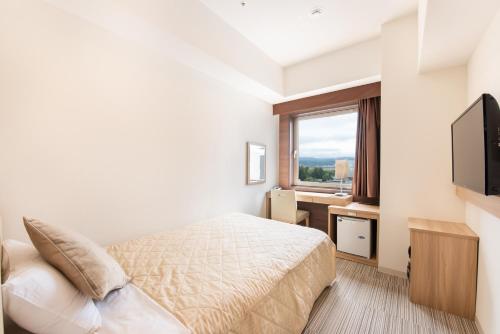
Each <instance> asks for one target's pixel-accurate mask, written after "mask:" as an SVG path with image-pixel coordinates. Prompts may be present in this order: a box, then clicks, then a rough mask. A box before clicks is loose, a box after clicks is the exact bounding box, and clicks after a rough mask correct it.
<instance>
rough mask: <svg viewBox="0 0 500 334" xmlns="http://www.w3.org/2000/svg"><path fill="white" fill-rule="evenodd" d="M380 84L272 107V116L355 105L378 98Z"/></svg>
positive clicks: (343, 90) (376, 83)
mask: <svg viewBox="0 0 500 334" xmlns="http://www.w3.org/2000/svg"><path fill="white" fill-rule="evenodd" d="M380 93H381V83H380V82H375V83H371V84H367V85H363V86H358V87H352V88H347V89H342V90H338V91H335V92H331V93H325V94H320V95H316V96H310V97H305V98H302V99H298V100H293V101H288V102H283V103H278V104H275V105H273V114H274V115H296V114H301V113H308V112H313V111H318V110H325V109H329V108H335V107H341V106H345V105H350V104H357V103H358V101H359V100H361V99H366V98H370V97H375V96H380Z"/></svg>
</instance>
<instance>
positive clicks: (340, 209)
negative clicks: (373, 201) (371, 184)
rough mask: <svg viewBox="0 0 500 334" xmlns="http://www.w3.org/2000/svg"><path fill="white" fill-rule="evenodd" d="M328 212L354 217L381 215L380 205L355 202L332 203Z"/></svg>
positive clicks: (375, 217)
mask: <svg viewBox="0 0 500 334" xmlns="http://www.w3.org/2000/svg"><path fill="white" fill-rule="evenodd" d="M328 213H329V214H339V215H347V216H353V217H356V216H359V217H363V216H366V218H373V219H378V218H379V216H380V207H379V206H377V205H367V204H361V203H357V202H353V203H350V204H348V205H346V206H340V205H330V206H329V207H328Z"/></svg>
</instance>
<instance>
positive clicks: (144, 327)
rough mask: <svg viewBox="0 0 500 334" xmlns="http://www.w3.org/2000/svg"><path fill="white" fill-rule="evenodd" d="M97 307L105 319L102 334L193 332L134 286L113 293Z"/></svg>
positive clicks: (182, 333) (130, 285) (99, 332)
mask: <svg viewBox="0 0 500 334" xmlns="http://www.w3.org/2000/svg"><path fill="white" fill-rule="evenodd" d="M96 306H97V308H98V309H99V312H100V313H101V317H102V327H101V329H100V330H99V331H98V334H137V333H143V334H146V333H148V334H149V333H151V334H154V333H168V334H189V333H190V331H189V330H188V329H186V328H185V327H184V325H183V324H182V323H181V322H180V321H179V320H177V319H176V318H175V317H174V316H173V315H172V314H171V313H170V312H168V311H167V310H165V309H163V308H162V307H161V306H160V305H158V304H157V303H156V302H155V301H154V300H152V299H151V298H150V297H149V296H148V295H146V294H145V293H144V292H142V291H141V290H140V289H139V288H138V287H136V286H135V285H133V284H127V285H126V286H125V287H124V288H122V289H119V290H116V291H113V292H111V293H110V294H109V295H108V296H107V297H106V299H104V300H103V301H100V302H96Z"/></svg>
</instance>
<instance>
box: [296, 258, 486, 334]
mask: <svg viewBox="0 0 500 334" xmlns="http://www.w3.org/2000/svg"><path fill="white" fill-rule="evenodd" d="M408 283H409V282H408V280H406V279H402V278H399V277H395V276H391V275H387V274H382V273H380V272H378V271H377V269H376V268H374V267H369V266H366V265H363V264H358V263H354V262H350V261H346V260H340V259H338V260H337V280H336V282H335V283H334V284H333V285H332V287H330V288H328V289H327V290H325V291H324V292H323V294H322V295H321V296H320V298H319V299H318V300H317V302H316V304H315V306H314V308H313V311H312V313H311V316H310V319H309V323H308V324H307V327H306V328H305V329H304V332H303V333H304V334H337V333H338V334H340V333H345V334H357V333H363V334H365V333H377V334H378V333H380V334H392V333H394V334H406V333H411V334H413V333H415V334H420V333H426V334H441V333H446V334H448V333H449V334H451V333H453V334H460V333H478V331H477V328H476V325H475V323H474V322H473V321H470V320H467V319H464V318H460V317H458V316H454V315H451V314H448V313H444V312H441V311H437V310H433V309H430V308H427V307H424V306H420V305H416V304H412V303H411V302H410V301H409V299H408Z"/></svg>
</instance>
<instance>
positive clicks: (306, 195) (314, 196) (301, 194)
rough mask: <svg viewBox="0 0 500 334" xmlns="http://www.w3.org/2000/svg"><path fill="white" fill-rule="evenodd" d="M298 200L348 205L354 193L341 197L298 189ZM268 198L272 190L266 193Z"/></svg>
mask: <svg viewBox="0 0 500 334" xmlns="http://www.w3.org/2000/svg"><path fill="white" fill-rule="evenodd" d="M295 195H296V196H297V201H299V202H309V203H319V204H326V205H339V206H343V205H347V204H349V203H351V202H352V195H349V196H344V197H339V196H335V195H334V194H328V193H315V192H309V191H296V192H295ZM266 196H267V198H271V192H270V191H268V192H267V193H266Z"/></svg>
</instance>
